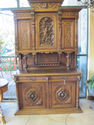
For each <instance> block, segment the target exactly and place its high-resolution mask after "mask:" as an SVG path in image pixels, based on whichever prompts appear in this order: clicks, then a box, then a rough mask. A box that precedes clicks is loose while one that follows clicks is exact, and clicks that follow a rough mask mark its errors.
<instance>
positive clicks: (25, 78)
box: [16, 76, 48, 82]
mask: <svg viewBox="0 0 94 125" xmlns="http://www.w3.org/2000/svg"><path fill="white" fill-rule="evenodd" d="M16 82H48V77H33V76H20V77H17V79H16Z"/></svg>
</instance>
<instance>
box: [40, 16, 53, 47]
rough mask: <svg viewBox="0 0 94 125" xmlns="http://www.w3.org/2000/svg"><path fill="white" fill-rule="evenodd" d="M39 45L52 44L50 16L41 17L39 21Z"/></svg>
mask: <svg viewBox="0 0 94 125" xmlns="http://www.w3.org/2000/svg"><path fill="white" fill-rule="evenodd" d="M39 32H40V46H53V45H54V37H55V36H54V35H55V34H54V23H53V20H52V19H51V18H50V17H43V18H42V19H41V20H40V22H39Z"/></svg>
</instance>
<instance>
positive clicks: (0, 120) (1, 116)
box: [0, 90, 6, 124]
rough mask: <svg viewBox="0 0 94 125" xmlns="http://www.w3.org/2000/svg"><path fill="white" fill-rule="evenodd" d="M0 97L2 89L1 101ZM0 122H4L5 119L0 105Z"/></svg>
mask: <svg viewBox="0 0 94 125" xmlns="http://www.w3.org/2000/svg"><path fill="white" fill-rule="evenodd" d="M2 98H3V93H2V91H1V90H0V102H1V101H2ZM0 122H3V124H6V120H5V118H4V116H3V114H2V109H1V106H0Z"/></svg>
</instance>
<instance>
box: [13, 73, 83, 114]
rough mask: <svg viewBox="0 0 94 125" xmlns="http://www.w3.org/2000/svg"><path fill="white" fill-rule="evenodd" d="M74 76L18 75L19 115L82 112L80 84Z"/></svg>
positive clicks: (78, 78)
mask: <svg viewBox="0 0 94 125" xmlns="http://www.w3.org/2000/svg"><path fill="white" fill-rule="evenodd" d="M80 76H81V74H80V73H79V74H76V75H75V74H74V75H71V74H70V75H69V74H68V75H67V74H66V76H65V75H63V74H62V75H60V76H56V75H52V74H51V75H50V74H49V75H47V74H44V75H38V76H34V75H30V74H29V75H27V76H25V74H24V75H16V76H15V79H16V87H17V96H18V106H19V111H18V112H17V114H25V113H26V114H53V113H57V112H58V113H72V112H80V111H81V110H80V109H79V82H80Z"/></svg>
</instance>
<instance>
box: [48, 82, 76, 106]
mask: <svg viewBox="0 0 94 125" xmlns="http://www.w3.org/2000/svg"><path fill="white" fill-rule="evenodd" d="M75 100H76V99H75V83H74V82H66V83H63V82H59V83H51V84H50V107H51V108H64V107H65V108H66V107H69V108H70V107H75Z"/></svg>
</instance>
